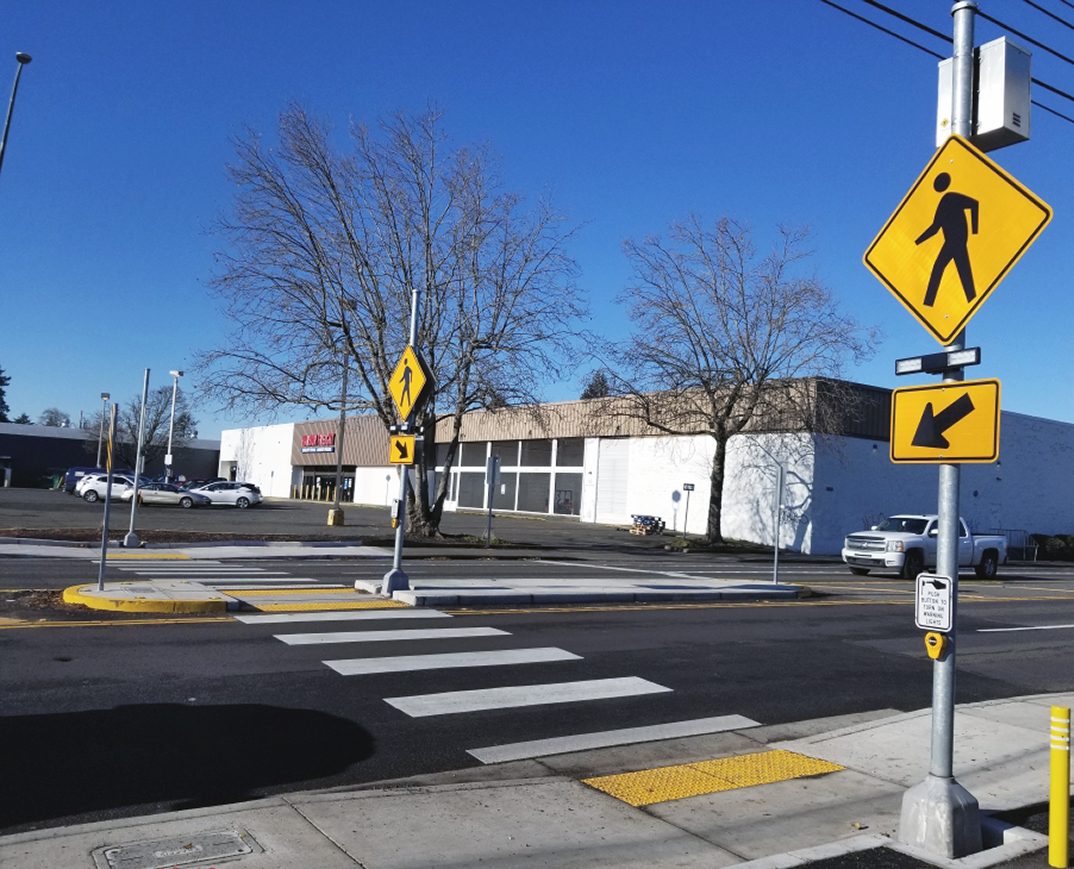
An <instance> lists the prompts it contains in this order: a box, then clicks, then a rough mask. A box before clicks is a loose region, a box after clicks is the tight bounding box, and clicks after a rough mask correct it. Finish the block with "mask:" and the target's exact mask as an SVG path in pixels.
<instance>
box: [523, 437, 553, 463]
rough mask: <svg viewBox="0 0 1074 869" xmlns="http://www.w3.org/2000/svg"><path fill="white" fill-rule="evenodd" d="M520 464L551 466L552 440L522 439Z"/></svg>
mask: <svg viewBox="0 0 1074 869" xmlns="http://www.w3.org/2000/svg"><path fill="white" fill-rule="evenodd" d="M521 464H522V466H523V467H537V468H547V467H551V465H552V441H549V440H541V441H522V462H521Z"/></svg>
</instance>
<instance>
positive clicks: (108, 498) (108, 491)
mask: <svg viewBox="0 0 1074 869" xmlns="http://www.w3.org/2000/svg"><path fill="white" fill-rule="evenodd" d="M118 409H119V405H116V404H113V405H112V418H111V420H110V421H109V423H108V453H107V461H108V476H107V477H106V478H105V481H106V486H105V490H104V524H103V525H102V526H101V563H100V565H99V567H98V570H97V591H104V569H105V562H106V561H107V559H108V519H109V516H110V515H111V513H112V444H113V443H115V440H116V411H117V410H118ZM101 425H102V426H103V425H104V413H103V411H102V413H101ZM98 452H100V451H99V450H98ZM98 461H100V458H99V457H98Z"/></svg>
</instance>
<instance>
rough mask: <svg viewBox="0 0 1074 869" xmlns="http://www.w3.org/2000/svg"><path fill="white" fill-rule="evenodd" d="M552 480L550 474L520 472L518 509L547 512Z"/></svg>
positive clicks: (530, 511) (528, 511)
mask: <svg viewBox="0 0 1074 869" xmlns="http://www.w3.org/2000/svg"><path fill="white" fill-rule="evenodd" d="M551 481H552V478H551V475H549V474H519V475H518V509H519V510H525V511H526V512H527V513H547V512H548V495H549V489H550V488H551V486H550V484H551Z"/></svg>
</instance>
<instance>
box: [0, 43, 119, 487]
mask: <svg viewBox="0 0 1074 869" xmlns="http://www.w3.org/2000/svg"><path fill="white" fill-rule="evenodd" d="M15 60H17V61H18V62H19V67H18V69H16V70H15V84H14V85H13V86H12V88H11V101H10V102H9V103H8V104H7V117H5V118H4V135H3V138H0V168H2V167H3V165H4V149H5V148H6V147H7V132H8V130H9V129H10V128H11V113H12V112H13V111H14V110H15V94H17V93H18V92H19V77H20V76H21V75H22V68H23V67H24V66H25V65H26V64H28V63H29V62H30V61H31V60H33V58H32V57H30V55H28V54H26V52H24V51H17V52H15ZM97 465H98V467H99V466H100V462H98V463H97Z"/></svg>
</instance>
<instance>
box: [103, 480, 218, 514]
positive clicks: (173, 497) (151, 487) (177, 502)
mask: <svg viewBox="0 0 1074 869" xmlns="http://www.w3.org/2000/svg"><path fill="white" fill-rule="evenodd" d="M119 497H120V498H122V499H123V500H124V501H129V500H130V499H131V498H133V497H134V487H133V486H132V487H130V488H128V489H125V490H124V492H123V494H121V495H120V496H119ZM138 503H139V504H165V505H173V506H179V507H185V508H190V507H208V506H210V505H211V504H212V501H210V500H209V499H208V498H207V497H206V496H205V495H201V494H199V493H198V492H188V491H187V490H186V489H180V488H179V487H178V486H174V485H172V484H171V483H145V484H144V485H141V484H140V485H139V486H138Z"/></svg>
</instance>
